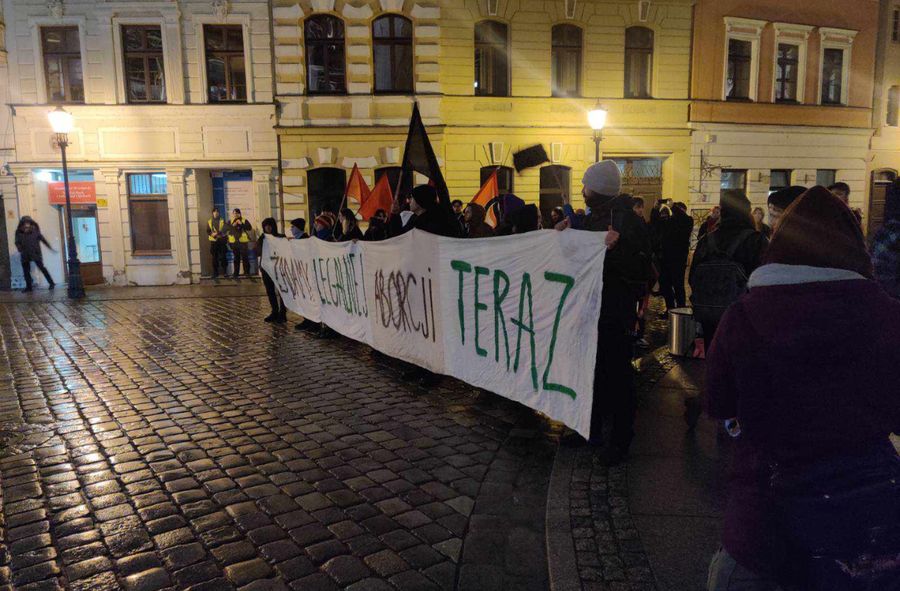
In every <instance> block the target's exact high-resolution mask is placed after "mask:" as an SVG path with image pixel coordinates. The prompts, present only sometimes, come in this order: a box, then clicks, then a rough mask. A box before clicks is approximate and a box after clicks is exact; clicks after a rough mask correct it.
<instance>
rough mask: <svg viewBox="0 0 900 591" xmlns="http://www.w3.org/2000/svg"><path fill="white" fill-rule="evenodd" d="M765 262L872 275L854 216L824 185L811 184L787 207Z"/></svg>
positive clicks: (866, 252) (863, 240) (864, 244)
mask: <svg viewBox="0 0 900 591" xmlns="http://www.w3.org/2000/svg"><path fill="white" fill-rule="evenodd" d="M765 262H766V263H781V264H784V265H807V266H810V267H828V268H833V269H846V270H848V271H854V272H856V273H859V274H860V275H862V276H863V277H868V278H870V279H871V278H872V275H873V272H872V261H871V259H870V258H869V253H868V251H867V250H866V242H865V239H864V238H863V233H862V228H860V226H859V223H858V222H857V221H856V216H854V215H853V212H852V211H850V208H849V207H847V206H846V205H844V203H843V202H842V201H841V200H840V199H838V198H837V197H835V196H834V194H832V193H831V191H829V190H828V189H826V188H825V187H813V188H812V189H810V190H809V191H806V192H805V193H804V194H803V195H801V196H800V198H799V199H797V200H796V201H794V203H793V204H792V205H791V206H790V207H788V209H787V211H785V212H784V217H782V218H781V221H780V222H779V224H778V229H777V230H776V231H775V233H774V234H773V235H772V241H771V242H770V243H769V249H768V250H767V251H766V257H765Z"/></svg>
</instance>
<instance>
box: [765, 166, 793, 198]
mask: <svg viewBox="0 0 900 591" xmlns="http://www.w3.org/2000/svg"><path fill="white" fill-rule="evenodd" d="M790 186H791V171H790V170H784V169H777V170H776V169H773V170H772V171H771V172H770V173H769V193H773V192H775V191H778V190H780V189H784V188H787V187H790Z"/></svg>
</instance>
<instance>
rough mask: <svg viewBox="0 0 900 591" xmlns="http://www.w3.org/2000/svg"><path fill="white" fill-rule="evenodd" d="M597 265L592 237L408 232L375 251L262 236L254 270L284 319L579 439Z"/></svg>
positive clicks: (599, 250) (586, 408)
mask: <svg viewBox="0 0 900 591" xmlns="http://www.w3.org/2000/svg"><path fill="white" fill-rule="evenodd" d="M605 254H606V247H605V245H604V234H603V233H597V232H579V231H574V230H570V231H565V232H556V231H552V230H543V231H538V232H531V233H528V234H522V235H516V236H504V237H498V238H485V239H477V240H459V239H455V238H444V237H440V236H435V235H433V234H428V233H426V232H421V231H419V230H413V231H412V232H408V233H406V234H403V235H402V236H399V237H397V238H392V239H390V240H386V241H383V242H357V243H353V242H343V243H331V242H323V241H321V240H318V239H316V238H310V239H305V240H288V239H286V238H273V237H271V236H267V237H266V240H265V242H264V251H263V260H262V267H263V269H264V270H265V271H266V272H267V273H268V274H269V276H270V277H271V278H272V279H273V281H274V282H275V285H276V288H277V289H278V290H279V291H280V292H281V296H282V298H283V299H284V303H285V305H286V306H287V308H288V309H289V310H291V311H292V312H295V313H297V314H300V315H301V316H303V317H305V318H308V319H309V320H313V321H315V322H324V323H326V324H327V325H328V326H330V327H331V328H333V329H334V330H336V331H337V332H339V333H341V334H342V335H344V336H346V337H349V338H352V339H356V340H358V341H362V342H363V343H366V344H367V345H370V346H372V347H374V348H375V349H377V350H379V351H381V352H382V353H385V354H387V355H390V356H392V357H396V358H398V359H402V360H404V361H408V362H410V363H415V364H416V365H420V366H422V367H424V368H427V369H429V370H431V371H433V372H436V373H441V374H446V375H449V376H453V377H455V378H459V379H461V380H463V381H465V382H468V383H469V384H472V385H473V386H477V387H480V388H485V389H486V390H490V391H492V392H496V393H497V394H500V395H501V396H504V397H506V398H510V399H512V400H516V401H518V402H521V403H522V404H525V405H526V406H529V407H531V408H533V409H535V410H538V411H540V412H542V413H544V414H546V415H548V416H549V417H551V418H553V419H555V420H558V421H561V422H563V423H565V424H566V425H568V426H569V427H571V428H572V429H574V430H575V431H577V432H578V433H580V434H582V435H584V436H585V437H587V436H588V435H589V430H590V424H591V404H592V399H593V387H594V363H595V360H596V356H597V320H598V318H599V317H600V294H601V292H602V289H603V279H602V278H603V262H604V256H605Z"/></svg>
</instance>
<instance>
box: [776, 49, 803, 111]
mask: <svg viewBox="0 0 900 591" xmlns="http://www.w3.org/2000/svg"><path fill="white" fill-rule="evenodd" d="M799 73H800V47H799V46H798V45H794V44H792V43H779V44H778V61H777V63H776V67H775V100H776V101H777V102H779V103H787V102H790V103H793V102H797V84H798V79H799Z"/></svg>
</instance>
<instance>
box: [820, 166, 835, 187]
mask: <svg viewBox="0 0 900 591" xmlns="http://www.w3.org/2000/svg"><path fill="white" fill-rule="evenodd" d="M836 178H837V171H836V170H834V169H825V168H820V169H819V170H817V171H816V184H817V185H819V186H821V187H830V186H831V185H833V184H834V182H835V179H836Z"/></svg>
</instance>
